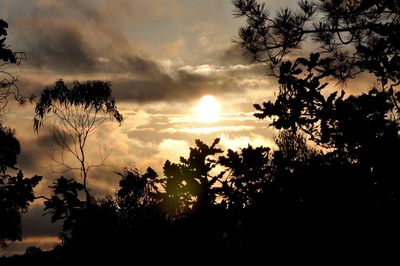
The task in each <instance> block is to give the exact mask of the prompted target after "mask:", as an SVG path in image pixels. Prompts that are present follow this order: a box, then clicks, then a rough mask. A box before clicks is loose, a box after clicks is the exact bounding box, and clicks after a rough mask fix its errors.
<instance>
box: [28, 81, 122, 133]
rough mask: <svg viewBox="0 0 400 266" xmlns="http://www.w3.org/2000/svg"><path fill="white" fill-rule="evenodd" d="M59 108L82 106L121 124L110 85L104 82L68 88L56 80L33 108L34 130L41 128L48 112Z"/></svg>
mask: <svg viewBox="0 0 400 266" xmlns="http://www.w3.org/2000/svg"><path fill="white" fill-rule="evenodd" d="M59 106H60V107H64V108H66V109H68V108H69V107H70V106H82V107H83V108H84V109H85V110H89V109H93V114H96V113H104V114H106V115H109V116H110V117H113V118H115V120H117V122H118V123H121V122H122V120H123V118H122V115H121V114H120V113H119V112H118V110H117V106H116V105H115V98H114V97H113V96H112V95H111V83H110V82H105V81H99V80H97V81H87V82H86V83H83V84H82V83H80V82H78V81H76V82H75V83H74V85H73V87H72V88H68V87H67V86H66V85H65V83H64V81H63V80H58V81H57V82H56V84H55V86H54V87H53V88H47V89H45V90H43V92H42V94H41V96H40V99H39V101H38V103H37V104H36V108H35V113H36V116H35V119H34V120H33V121H34V129H35V130H36V131H37V130H39V128H40V127H41V126H42V123H43V119H44V117H45V116H46V115H47V114H48V113H50V112H56V111H57V109H59Z"/></svg>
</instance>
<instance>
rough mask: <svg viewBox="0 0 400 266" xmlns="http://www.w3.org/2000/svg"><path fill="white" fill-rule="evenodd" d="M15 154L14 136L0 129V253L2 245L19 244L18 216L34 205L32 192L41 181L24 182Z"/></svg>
mask: <svg viewBox="0 0 400 266" xmlns="http://www.w3.org/2000/svg"><path fill="white" fill-rule="evenodd" d="M19 153H20V145H19V142H18V140H17V139H16V138H15V137H14V132H13V131H12V130H10V129H9V128H7V127H3V126H0V249H2V248H4V247H6V241H15V240H21V237H22V230H21V215H22V213H23V212H25V211H27V209H28V206H29V204H30V203H31V202H33V201H34V199H35V196H34V194H33V188H34V187H35V186H36V185H37V184H38V183H39V181H40V180H41V179H42V177H41V176H34V177H32V178H26V177H24V175H23V173H22V171H20V170H19V171H18V168H16V163H17V155H18V154H19ZM0 251H1V250H0Z"/></svg>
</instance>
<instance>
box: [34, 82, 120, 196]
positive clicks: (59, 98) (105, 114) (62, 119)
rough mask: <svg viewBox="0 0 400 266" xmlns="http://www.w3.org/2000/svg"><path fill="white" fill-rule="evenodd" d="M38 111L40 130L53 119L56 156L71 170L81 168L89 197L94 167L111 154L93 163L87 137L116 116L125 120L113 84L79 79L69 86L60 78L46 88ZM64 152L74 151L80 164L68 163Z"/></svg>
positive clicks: (118, 119)
mask: <svg viewBox="0 0 400 266" xmlns="http://www.w3.org/2000/svg"><path fill="white" fill-rule="evenodd" d="M35 113H36V116H35V118H34V129H35V130H36V131H38V130H39V128H40V127H41V126H42V125H43V122H44V120H45V118H47V117H48V116H50V117H51V118H52V120H53V122H54V124H53V131H52V136H53V139H54V142H55V144H56V146H57V148H58V149H57V151H59V152H60V158H61V159H58V158H56V157H53V159H54V160H55V161H56V162H57V163H59V164H61V165H63V166H65V167H67V169H68V170H75V169H76V170H79V171H80V176H81V178H82V180H83V188H84V191H85V194H86V199H87V200H89V199H90V193H89V189H88V185H87V178H88V173H89V171H90V169H91V168H93V167H98V166H102V165H103V163H104V160H105V159H106V157H107V154H106V155H105V156H104V157H102V158H101V162H100V163H99V164H97V165H93V164H90V163H89V162H88V158H87V155H86V148H87V147H86V146H87V140H88V138H89V136H90V135H91V134H92V133H93V132H94V131H95V130H96V129H97V128H98V127H99V126H101V125H102V124H103V123H104V122H105V121H107V120H112V119H115V120H116V121H117V122H118V123H119V124H121V122H122V120H123V118H122V115H121V114H120V113H119V112H118V109H117V106H116V104H115V98H114V97H113V96H112V94H111V84H110V83H109V82H105V81H87V82H86V83H80V82H75V83H74V84H73V86H72V87H71V88H68V87H67V85H66V84H65V83H64V81H63V80H58V81H57V82H56V83H55V86H54V87H52V88H46V89H44V90H43V92H42V94H41V96H40V99H39V101H38V102H37V104H36V108H35ZM64 153H69V154H72V155H73V157H74V158H75V159H76V161H77V162H78V164H79V166H78V167H77V168H75V167H74V166H72V165H70V164H68V163H66V162H65V161H64Z"/></svg>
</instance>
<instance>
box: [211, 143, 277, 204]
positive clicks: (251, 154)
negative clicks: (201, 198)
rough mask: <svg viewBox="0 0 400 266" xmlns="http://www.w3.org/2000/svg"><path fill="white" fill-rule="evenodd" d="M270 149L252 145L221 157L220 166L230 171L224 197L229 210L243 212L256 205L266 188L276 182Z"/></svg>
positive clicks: (224, 186)
mask: <svg viewBox="0 0 400 266" xmlns="http://www.w3.org/2000/svg"><path fill="white" fill-rule="evenodd" d="M270 160H271V155H270V148H265V147H257V148H253V147H252V146H251V145H249V146H248V147H247V148H242V149H241V151H240V152H237V151H233V150H228V153H227V155H226V156H221V157H219V160H218V162H219V164H221V165H222V166H224V167H225V168H227V170H226V171H224V175H226V174H227V176H226V179H225V180H223V181H222V186H221V188H220V189H219V190H221V194H222V195H223V198H224V201H225V202H226V203H227V205H228V206H229V208H232V209H238V210H240V209H242V208H245V207H248V206H251V205H253V204H254V200H256V199H257V198H258V197H259V194H261V193H263V187H264V186H265V185H267V184H268V183H270V182H272V179H273V177H272V175H271V173H272V168H271V167H272V165H271V162H270Z"/></svg>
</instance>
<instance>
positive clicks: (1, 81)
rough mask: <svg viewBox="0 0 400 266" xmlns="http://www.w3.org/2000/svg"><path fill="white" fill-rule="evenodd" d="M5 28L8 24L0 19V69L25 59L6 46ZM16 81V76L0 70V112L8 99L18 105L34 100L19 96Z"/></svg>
mask: <svg viewBox="0 0 400 266" xmlns="http://www.w3.org/2000/svg"><path fill="white" fill-rule="evenodd" d="M7 28H8V23H7V22H5V21H4V20H2V19H0V67H2V66H4V65H7V64H19V63H20V62H21V60H23V59H25V58H26V56H25V53H22V52H14V51H12V50H11V49H9V47H8V46H7V45H6V36H7ZM17 81H18V78H17V77H16V76H14V75H13V74H11V73H9V72H7V71H6V70H3V69H1V68H0V112H4V111H5V110H6V107H7V104H8V102H9V98H10V97H11V98H13V99H14V100H16V101H17V102H18V103H20V104H25V103H26V101H27V100H29V101H32V100H33V99H34V96H30V97H23V96H22V95H20V93H19V88H18V86H17Z"/></svg>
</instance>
